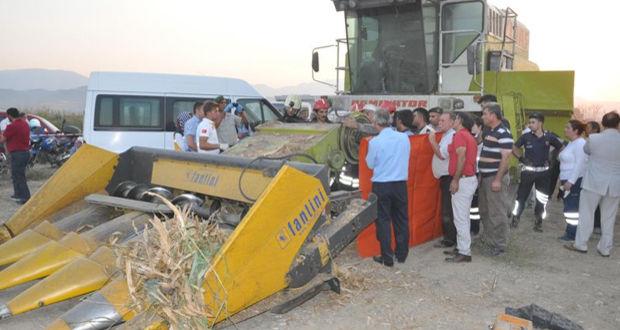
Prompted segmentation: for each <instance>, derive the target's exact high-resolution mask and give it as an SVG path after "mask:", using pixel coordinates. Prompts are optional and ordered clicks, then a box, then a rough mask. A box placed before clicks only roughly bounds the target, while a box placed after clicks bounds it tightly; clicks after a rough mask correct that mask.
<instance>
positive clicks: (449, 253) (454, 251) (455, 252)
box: [443, 248, 459, 256]
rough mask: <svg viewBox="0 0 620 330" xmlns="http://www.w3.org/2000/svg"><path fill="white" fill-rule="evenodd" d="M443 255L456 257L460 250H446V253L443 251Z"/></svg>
mask: <svg viewBox="0 0 620 330" xmlns="http://www.w3.org/2000/svg"><path fill="white" fill-rule="evenodd" d="M443 254H445V255H448V256H455V255H457V254H459V250H457V249H456V248H454V249H450V250H445V251H443Z"/></svg>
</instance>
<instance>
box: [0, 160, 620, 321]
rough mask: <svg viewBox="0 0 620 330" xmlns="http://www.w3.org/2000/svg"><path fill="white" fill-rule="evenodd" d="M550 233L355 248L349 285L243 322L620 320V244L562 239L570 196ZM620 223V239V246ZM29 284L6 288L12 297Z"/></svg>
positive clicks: (4, 186) (527, 218) (555, 209)
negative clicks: (382, 253)
mask: <svg viewBox="0 0 620 330" xmlns="http://www.w3.org/2000/svg"><path fill="white" fill-rule="evenodd" d="M50 175H51V171H49V170H47V169H46V168H42V169H35V171H33V172H32V173H31V174H30V176H31V180H30V181H29V186H30V189H31V191H32V192H33V193H34V192H35V191H36V190H37V189H38V188H40V186H41V185H42V184H43V182H44V181H43V179H44V178H46V177H49V176H50ZM11 193H12V187H11V184H10V180H9V179H8V178H7V177H4V178H0V223H1V222H4V221H5V220H6V219H8V218H9V217H10V216H11V215H12V214H13V212H15V210H17V208H18V205H17V204H15V203H14V202H12V201H10V200H9V198H8V197H9V196H10V195H11ZM549 211H550V212H549V213H550V215H549V219H548V220H547V221H546V222H545V223H544V233H542V234H541V233H535V232H533V231H532V217H531V215H532V210H531V209H526V211H525V213H524V217H523V220H522V224H521V226H520V227H519V228H518V229H517V230H514V231H513V232H512V233H511V236H512V239H511V242H510V246H509V250H508V253H506V254H505V255H504V256H501V257H489V256H485V255H483V254H482V249H481V248H480V247H479V246H477V245H474V248H473V262H472V263H470V264H458V265H454V264H446V263H445V262H444V261H443V260H444V255H443V254H442V250H440V249H435V248H433V247H432V245H433V242H430V243H427V244H424V245H421V246H418V247H415V248H413V249H412V250H411V253H410V256H409V259H408V260H407V262H406V263H405V264H402V265H397V266H396V267H394V268H392V269H388V268H386V267H383V266H380V265H379V264H376V263H374V262H372V261H371V260H368V259H365V260H362V259H360V258H358V257H357V255H356V253H355V247H354V246H353V245H352V246H349V248H347V249H346V250H345V251H344V253H343V254H342V255H341V256H340V257H338V258H337V259H336V260H335V262H336V264H337V265H338V267H339V269H340V270H341V272H342V273H343V274H344V276H342V277H343V292H342V294H341V295H337V294H335V293H331V292H329V293H328V292H323V293H321V294H319V295H318V296H317V297H316V298H314V299H312V300H311V301H309V302H307V303H306V304H304V305H302V306H301V307H299V308H297V309H295V310H293V311H291V312H289V313H287V314H284V315H274V314H269V313H266V314H263V315H259V316H257V317H255V318H253V319H250V320H247V321H245V322H242V323H240V324H237V325H236V326H237V327H238V328H239V329H289V328H295V329H317V328H329V329H355V328H364V329H451V330H452V329H485V328H487V327H488V326H489V325H491V324H492V323H493V320H494V319H495V317H496V316H497V315H498V314H499V313H501V312H502V311H503V310H504V308H505V307H507V306H511V307H520V306H523V305H528V304H531V303H536V304H538V305H540V306H542V307H544V308H546V309H548V310H550V311H553V312H557V313H561V314H563V315H565V316H566V317H568V318H570V319H572V320H574V321H576V322H578V323H579V324H581V325H582V326H583V327H584V328H585V329H619V328H620V304H619V303H618V302H619V301H620V250H618V249H616V250H614V251H613V252H612V256H611V258H602V257H600V256H599V255H598V254H597V253H596V250H595V244H596V242H597V241H598V237H599V236H598V235H593V237H592V241H591V244H590V251H589V252H588V254H585V255H582V254H577V253H574V252H570V251H567V250H565V249H564V248H563V247H562V244H563V243H562V242H560V241H558V240H557V237H558V236H560V235H561V234H562V232H563V229H564V222H563V219H562V216H561V215H562V212H561V204H560V203H559V202H557V201H553V202H552V203H551V205H550V210H549ZM618 227H620V221H618V222H616V244H615V246H616V247H618V246H620V237H618V236H619V235H620V234H619V233H620V228H618ZM28 286H30V284H26V285H23V286H20V287H17V288H13V289H10V290H5V291H2V292H0V303H5V302H7V301H8V300H10V299H11V298H12V297H14V296H15V295H17V294H18V293H19V292H20V291H22V290H23V289H25V288H27V287H28ZM78 302H79V299H73V300H70V301H67V302H64V303H61V304H56V305H54V306H49V307H46V308H43V309H41V310H38V311H35V312H31V313H27V314H24V315H21V316H17V317H14V318H10V319H7V320H1V321H0V328H1V329H42V328H44V327H45V325H47V324H49V323H50V322H51V321H52V320H54V319H55V318H56V317H58V316H59V315H61V314H62V313H63V312H64V311H66V310H68V309H69V308H71V307H72V306H74V305H75V304H77V303H78Z"/></svg>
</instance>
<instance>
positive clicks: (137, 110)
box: [87, 94, 164, 152]
mask: <svg viewBox="0 0 620 330" xmlns="http://www.w3.org/2000/svg"><path fill="white" fill-rule="evenodd" d="M87 142H88V143H90V144H92V145H95V146H98V147H101V148H104V149H107V150H111V151H113V152H123V151H125V150H127V149H129V148H131V147H133V146H144V147H151V148H163V147H164V98H163V97H158V96H148V95H109V94H100V95H97V98H96V101H95V115H94V118H93V132H92V134H91V135H90V137H89V141H87Z"/></svg>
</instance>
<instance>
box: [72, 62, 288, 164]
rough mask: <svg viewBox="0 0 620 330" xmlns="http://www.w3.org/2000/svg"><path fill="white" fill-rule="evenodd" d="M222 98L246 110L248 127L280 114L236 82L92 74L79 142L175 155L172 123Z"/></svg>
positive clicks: (130, 74) (121, 150) (139, 75)
mask: <svg viewBox="0 0 620 330" xmlns="http://www.w3.org/2000/svg"><path fill="white" fill-rule="evenodd" d="M219 95H223V96H224V97H226V98H227V99H228V100H229V102H237V103H239V104H241V105H242V106H243V107H244V108H245V109H246V114H247V117H248V120H249V121H250V124H251V125H252V127H254V126H256V125H259V124H261V123H264V122H267V121H273V120H277V119H279V118H280V117H281V115H280V113H279V112H278V111H277V110H276V109H275V108H274V107H273V106H272V105H271V104H270V103H269V101H267V100H266V99H265V98H264V97H263V96H261V95H260V93H258V92H257V91H256V90H255V89H254V88H253V87H252V86H251V85H250V84H248V83H247V82H245V81H243V80H240V79H233V78H220V77H207V76H190V75H172V74H152V73H126V72H93V73H92V74H91V75H90V79H89V82H88V90H87V92H86V109H85V111H84V132H83V134H84V140H85V141H86V143H89V144H91V145H94V146H97V147H100V148H103V149H107V150H110V151H113V152H123V151H125V150H127V149H129V148H131V147H133V146H144V147H152V148H163V149H171V150H173V149H174V131H175V120H176V118H177V116H178V114H179V113H181V112H184V111H186V112H189V113H192V110H193V107H194V103H195V102H202V101H205V100H213V99H215V98H216V97H217V96H219Z"/></svg>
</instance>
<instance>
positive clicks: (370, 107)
mask: <svg viewBox="0 0 620 330" xmlns="http://www.w3.org/2000/svg"><path fill="white" fill-rule="evenodd" d="M362 110H363V111H372V112H377V110H379V108H377V106H376V105H374V104H370V103H368V104H366V105H364V107H363V108H362Z"/></svg>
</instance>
